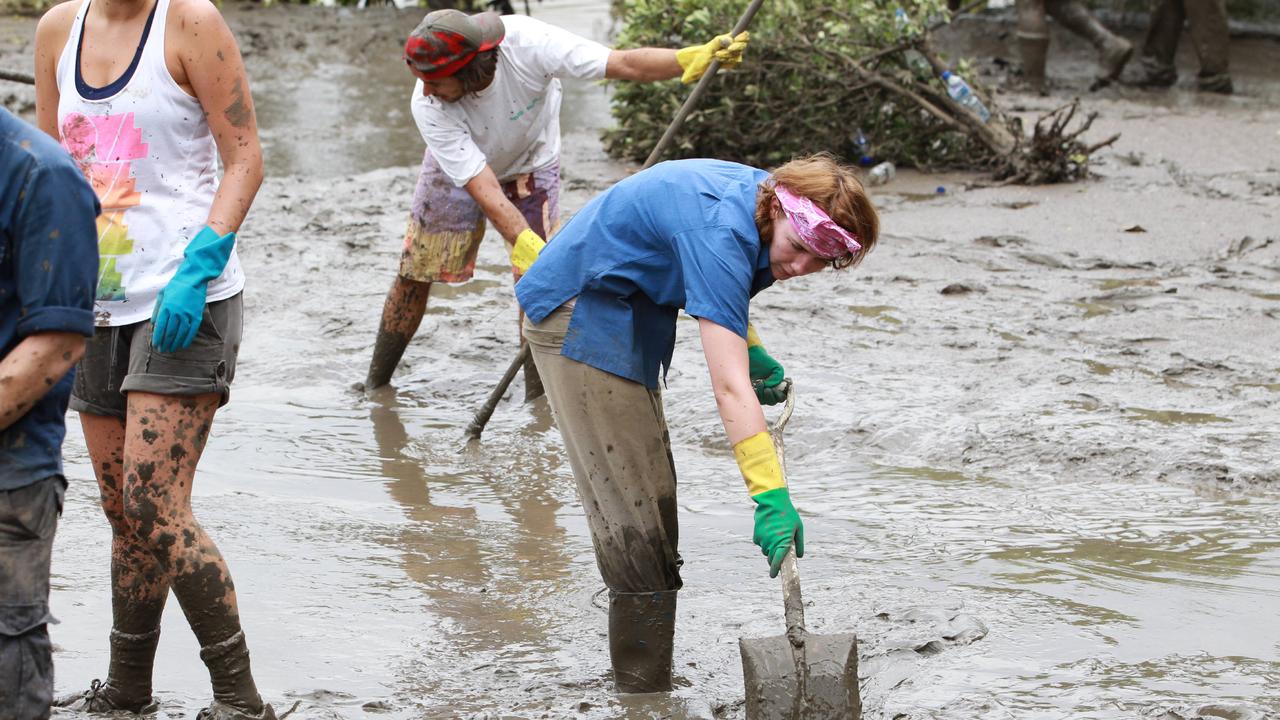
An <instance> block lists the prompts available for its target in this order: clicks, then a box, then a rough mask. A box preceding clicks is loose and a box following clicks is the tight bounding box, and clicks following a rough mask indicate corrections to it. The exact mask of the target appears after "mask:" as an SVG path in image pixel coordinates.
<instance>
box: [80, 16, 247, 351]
mask: <svg viewBox="0 0 1280 720" xmlns="http://www.w3.org/2000/svg"><path fill="white" fill-rule="evenodd" d="M98 1H100V0H83V2H82V3H81V5H80V8H79V10H78V12H77V14H76V19H75V22H74V23H73V24H72V26H71V33H70V36H69V37H68V39H67V44H66V46H65V47H64V48H63V50H62V55H61V56H60V57H59V58H58V70H57V80H58V132H59V135H60V136H61V140H62V145H63V147H65V148H66V149H67V151H68V152H69V153H71V155H72V157H74V158H75V159H76V161H77V162H78V163H79V164H80V168H81V170H82V171H83V172H84V174H85V177H86V178H87V179H88V180H89V182H90V183H91V184H92V185H93V189H94V190H95V191H96V192H97V194H98V200H99V202H101V203H102V215H101V216H100V217H99V218H98V252H99V256H100V260H99V263H100V265H99V277H98V295H97V300H96V302H95V303H94V316H95V319H96V322H97V324H98V325H100V326H104V325H105V326H121V325H131V324H134V323H140V322H145V321H147V320H150V319H151V314H152V310H153V309H154V307H155V302H156V296H157V295H158V294H159V293H160V291H161V290H162V289H164V286H165V285H167V284H168V282H169V280H170V279H172V278H173V275H174V273H175V272H177V270H178V266H179V265H181V264H182V254H183V251H184V250H186V247H187V243H189V242H190V241H191V239H192V238H194V237H195V236H196V235H197V234H198V233H199V232H200V230H201V228H203V227H204V226H205V223H206V222H208V220H209V208H210V207H211V206H212V205H213V198H214V195H215V193H216V192H217V190H218V149H217V145H216V143H215V142H214V139H213V133H212V131H211V130H210V129H209V124H208V122H207V121H206V120H205V112H204V108H202V107H201V106H200V102H199V101H198V100H196V99H195V98H194V97H192V96H190V95H188V94H187V93H186V92H184V91H183V89H182V88H181V87H179V86H178V83H177V82H175V81H174V79H173V76H172V75H170V74H169V68H168V66H167V65H166V63H165V54H164V45H165V28H166V27H167V17H168V12H169V0H157V2H156V5H155V8H154V11H153V14H152V15H151V16H150V17H149V19H148V21H147V24H146V26H145V28H144V30H143V32H142V40H141V42H140V43H139V45H138V47H137V49H136V50H135V52H134V55H133V61H132V62H131V64H130V65H129V68H128V69H126V70H125V71H124V73H123V74H122V75H121V76H120V77H119V78H117V79H116V80H114V81H113V82H111V83H110V84H109V85H107V86H105V87H98V88H95V87H92V86H90V85H89V84H88V83H87V82H85V80H84V77H83V75H82V74H81V72H80V62H81V57H80V47H81V44H82V42H83V28H84V18H85V14H86V13H87V12H88V11H89V7H90V2H98ZM243 288H244V273H243V272H242V271H241V270H240V260H239V258H238V257H237V256H236V253H235V252H234V251H232V254H231V258H230V259H229V260H228V262H227V265H226V269H225V270H223V273H222V275H221V276H219V277H218V278H217V279H215V280H214V281H213V282H211V283H209V286H208V295H207V296H206V302H215V301H218V300H225V299H226V298H229V297H231V296H233V295H235V294H236V293H238V292H240V291H241V290H242V289H243Z"/></svg>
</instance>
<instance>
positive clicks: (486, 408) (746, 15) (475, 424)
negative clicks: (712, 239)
mask: <svg viewBox="0 0 1280 720" xmlns="http://www.w3.org/2000/svg"><path fill="white" fill-rule="evenodd" d="M763 2H764V0H751V4H750V5H748V6H747V9H746V10H745V11H744V12H743V13H742V17H740V18H738V24H737V25H734V26H733V32H732V33H731V34H732V35H733V37H737V36H738V33H740V32H742V31H743V30H746V29H747V25H749V24H750V23H751V18H753V17H755V14H756V11H757V10H759V9H760V5H761V4H763ZM719 70H720V61H719V60H714V59H713V60H712V61H711V65H710V66H708V67H707V71H706V72H705V73H703V75H702V78H701V79H700V80H698V84H697V85H695V86H694V88H693V92H691V93H689V97H687V98H685V101H684V104H683V105H681V106H680V110H678V111H677V112H676V116H675V117H674V118H672V119H671V124H670V125H668V126H667V131H666V132H664V133H663V134H662V139H660V140H658V144H657V145H654V146H653V152H651V153H649V157H648V159H646V160H645V161H644V165H643V166H642V167H641V168H640V169H641V170H644V169H646V168H649V167H652V166H653V164H654V163H656V162H658V158H659V157H661V156H662V153H664V152H666V150H667V146H669V145H670V144H671V141H672V140H673V139H675V136H676V131H677V130H679V129H680V126H681V125H683V124H684V119H685V118H686V117H688V116H689V113H690V112H691V111H692V110H693V108H694V106H696V105H697V104H698V101H699V100H701V99H702V96H703V95H705V94H706V92H707V88H708V87H709V86H710V83H711V78H712V76H714V75H715V74H716V72H717V71H719ZM528 352H529V351H528V346H527V345H526V346H524V347H521V348H520V355H517V356H516V359H515V360H512V361H511V366H510V367H508V368H507V372H506V373H505V374H503V376H502V379H501V380H499V381H498V386H497V387H495V388H494V389H493V392H491V393H489V399H488V400H486V401H485V404H484V405H483V406H481V408H480V409H479V410H477V411H476V414H475V417H473V418H472V419H471V423H470V424H469V425H467V437H469V438H471V439H472V440H479V439H480V434H481V433H483V432H484V426H485V425H487V424H488V423H489V418H490V417H492V416H493V410H494V408H496V407H497V406H498V400H500V399H501V398H502V396H503V395H504V394H506V392H507V387H509V386H510V385H511V381H512V380H514V379H515V377H516V371H517V370H519V369H520V365H522V364H523V363H524V356H525V355H527V354H528Z"/></svg>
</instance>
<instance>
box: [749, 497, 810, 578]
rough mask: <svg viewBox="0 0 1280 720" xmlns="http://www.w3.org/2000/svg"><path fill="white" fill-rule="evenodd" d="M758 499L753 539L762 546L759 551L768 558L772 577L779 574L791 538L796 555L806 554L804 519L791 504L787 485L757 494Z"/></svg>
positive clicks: (754, 498)
mask: <svg viewBox="0 0 1280 720" xmlns="http://www.w3.org/2000/svg"><path fill="white" fill-rule="evenodd" d="M751 499H752V500H754V501H755V503H756V515H755V521H756V529H755V532H753V533H752V534H751V542H754V543H755V544H757V545H759V546H760V552H761V553H763V554H764V556H765V557H767V558H769V577H778V570H779V569H780V568H781V567H782V559H783V558H784V557H786V556H787V550H788V549H789V548H790V547H791V543H792V541H794V542H795V544H796V557H804V523H802V522H800V514H799V513H797V512H796V507H795V505H792V504H791V493H790V491H788V490H787V488H785V487H780V488H778V489H776V490H770V491H768V492H763V493H760V494H759V495H754V496H752V498H751Z"/></svg>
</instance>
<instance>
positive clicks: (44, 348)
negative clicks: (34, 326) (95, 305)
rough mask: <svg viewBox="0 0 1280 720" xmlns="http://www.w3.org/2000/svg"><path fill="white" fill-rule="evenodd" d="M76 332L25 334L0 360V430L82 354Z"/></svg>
mask: <svg viewBox="0 0 1280 720" xmlns="http://www.w3.org/2000/svg"><path fill="white" fill-rule="evenodd" d="M84 343H85V338H84V336H83V335H80V334H78V333H65V332H44V333H35V334H33V335H28V336H27V337H26V338H24V339H23V341H22V342H20V343H18V344H17V346H15V347H14V348H13V350H10V351H9V354H8V355H5V356H4V359H3V360H0V430H4V429H5V428H7V427H9V426H10V425H12V424H14V423H15V422H17V421H18V420H20V419H21V418H22V416H23V415H26V414H27V411H28V410H30V409H31V407H32V406H33V405H35V403H36V401H37V400H39V399H40V398H42V397H44V394H45V393H47V392H49V390H51V389H52V388H53V386H54V385H57V384H58V381H59V380H61V379H62V376H63V375H66V374H67V372H68V371H69V370H71V368H72V367H73V366H74V365H75V364H76V362H77V361H78V360H80V356H81V355H83V354H84Z"/></svg>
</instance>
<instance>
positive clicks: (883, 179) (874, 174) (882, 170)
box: [867, 161, 898, 185]
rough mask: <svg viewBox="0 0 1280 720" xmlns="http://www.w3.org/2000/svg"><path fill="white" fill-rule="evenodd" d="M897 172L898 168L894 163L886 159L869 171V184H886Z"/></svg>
mask: <svg viewBox="0 0 1280 720" xmlns="http://www.w3.org/2000/svg"><path fill="white" fill-rule="evenodd" d="M897 174H898V169H897V168H895V167H894V166H893V163H891V162H888V161H885V162H882V163H880V164H879V165H877V166H875V167H873V168H871V171H870V172H868V173H867V184H868V185H884V184H885V183H887V182H889V181H890V180H892V179H893V176H894V175H897Z"/></svg>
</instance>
